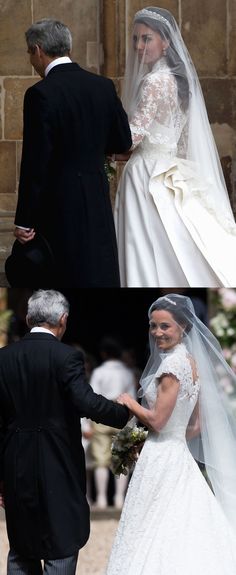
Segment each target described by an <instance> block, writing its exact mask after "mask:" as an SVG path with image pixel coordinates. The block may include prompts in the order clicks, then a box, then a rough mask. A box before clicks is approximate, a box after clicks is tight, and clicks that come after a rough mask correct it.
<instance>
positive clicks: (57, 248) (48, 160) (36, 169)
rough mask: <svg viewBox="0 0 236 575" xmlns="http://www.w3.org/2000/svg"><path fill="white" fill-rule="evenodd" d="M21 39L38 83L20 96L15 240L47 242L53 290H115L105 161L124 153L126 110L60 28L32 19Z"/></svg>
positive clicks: (127, 138) (127, 139)
mask: <svg viewBox="0 0 236 575" xmlns="http://www.w3.org/2000/svg"><path fill="white" fill-rule="evenodd" d="M26 41H27V45H28V52H29V54H30V61H31V63H32V65H33V67H34V68H35V70H36V71H37V73H38V74H39V75H40V76H41V77H42V78H43V79H42V80H41V81H40V82H37V83H36V84H35V85H34V86H32V87H30V88H29V89H28V90H27V91H26V94H25V99H24V135H23V152H22V163H21V174H20V183H19V196H18V205H17V210H16V217H15V224H16V226H17V227H16V229H15V235H16V237H17V239H19V240H20V241H21V242H26V241H31V240H32V239H33V238H34V234H35V232H36V234H37V232H39V233H40V235H42V236H43V237H44V238H45V239H46V240H47V242H48V243H49V245H50V248H51V250H52V252H53V256H54V258H55V265H56V272H55V271H54V270H53V273H52V282H53V285H51V287H53V286H54V285H60V286H63V287H119V285H120V284H119V269H118V256H117V245H116V237H115V229H114V222H113V214H112V207H111V202H110V196H109V185H108V181H107V177H106V174H105V172H104V157H105V154H107V153H108V154H112V153H119V152H121V153H122V152H125V151H127V150H128V149H129V148H130V146H131V144H132V141H131V133H130V129H129V124H128V119H127V116H126V113H125V111H124V109H123V107H122V104H121V101H120V100H119V98H118V96H117V94H116V91H115V87H114V84H113V82H112V81H111V80H110V79H108V78H104V77H101V76H98V75H96V74H92V73H90V72H88V71H86V70H83V69H82V68H81V67H80V66H79V65H78V64H76V63H74V62H72V61H71V60H70V58H69V55H70V50H71V42H72V41H71V34H70V31H69V30H68V28H67V27H66V26H65V25H64V24H62V23H60V22H57V21H54V20H43V21H40V22H37V23H36V24H33V25H32V26H31V27H30V28H29V30H28V31H27V32H26ZM22 228H26V229H22ZM29 281H30V280H29ZM49 281H50V280H49ZM18 285H21V284H20V283H17V279H16V283H15V286H18ZM24 285H32V284H31V283H30V284H27V280H26V284H24ZM41 287H48V278H43V277H42V279H41Z"/></svg>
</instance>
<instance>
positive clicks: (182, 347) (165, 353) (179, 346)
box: [160, 342, 187, 357]
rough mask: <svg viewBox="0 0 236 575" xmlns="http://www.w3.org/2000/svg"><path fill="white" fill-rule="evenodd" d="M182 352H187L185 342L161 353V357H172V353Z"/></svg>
mask: <svg viewBox="0 0 236 575" xmlns="http://www.w3.org/2000/svg"><path fill="white" fill-rule="evenodd" d="M181 350H183V351H185V352H187V348H186V345H185V344H184V343H183V342H181V343H177V344H176V345H174V346H173V347H171V348H170V349H167V350H165V351H160V356H161V357H163V356H164V357H165V356H166V355H170V354H171V353H174V352H175V351H181Z"/></svg>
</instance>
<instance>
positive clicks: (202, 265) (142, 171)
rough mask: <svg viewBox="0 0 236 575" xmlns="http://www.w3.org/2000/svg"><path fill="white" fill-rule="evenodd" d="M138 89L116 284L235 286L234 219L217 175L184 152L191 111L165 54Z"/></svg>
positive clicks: (119, 204) (122, 191)
mask: <svg viewBox="0 0 236 575" xmlns="http://www.w3.org/2000/svg"><path fill="white" fill-rule="evenodd" d="M140 92H141V98H140V100H139V103H138V104H137V107H136V110H135V112H134V113H133V116H132V120H131V132H132V136H133V146H134V151H133V154H132V156H131V158H130V160H129V161H128V162H127V164H126V166H125V168H124V170H123V174H122V176H121V180H120V182H119V186H118V192H117V196H116V204H115V224H116V232H117V242H118V252H119V265H120V274H121V285H122V286H123V287H158V286H159V287H165V286H168V287H179V286H181V287H187V286H190V287H202V286H204V287H220V286H225V287H230V286H231V287H232V286H234V285H236V269H235V265H233V264H232V253H234V252H235V253H236V226H235V223H234V221H233V218H232V214H230V211H227V209H226V210H224V207H223V205H222V202H221V204H220V202H217V193H216V187H217V186H216V183H215V181H214V182H213V180H212V179H211V177H210V176H209V178H208V179H205V177H201V174H200V173H199V172H200V170H199V166H198V167H197V163H196V162H193V161H190V160H189V159H186V146H187V145H188V124H189V120H188V113H187V112H184V111H182V110H181V107H180V105H179V101H178V88H177V82H176V79H175V76H174V75H173V74H171V72H170V69H169V68H168V66H167V63H166V59H165V57H162V58H161V59H160V60H159V61H158V62H157V63H156V64H155V66H154V68H153V70H152V72H151V73H149V74H147V75H146V76H145V77H144V79H143V81H142V83H141V87H140ZM220 185H221V184H220V182H219V185H218V188H219V187H220Z"/></svg>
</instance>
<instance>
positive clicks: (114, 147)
mask: <svg viewBox="0 0 236 575" xmlns="http://www.w3.org/2000/svg"><path fill="white" fill-rule="evenodd" d="M110 88H111V96H112V100H113V116H112V122H111V128H110V133H109V138H108V142H107V150H106V152H107V154H109V153H110V154H112V153H117V154H119V153H124V152H127V151H128V150H129V149H130V148H131V146H132V136H131V131H130V127H129V122H128V116H127V114H126V112H125V110H124V108H123V106H122V103H121V100H120V98H119V97H118V96H117V93H116V90H115V86H114V84H113V82H112V80H110Z"/></svg>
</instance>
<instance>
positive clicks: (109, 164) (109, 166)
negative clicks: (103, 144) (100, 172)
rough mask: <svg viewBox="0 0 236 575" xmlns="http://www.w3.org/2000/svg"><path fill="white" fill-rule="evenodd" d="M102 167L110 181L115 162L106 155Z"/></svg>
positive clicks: (114, 172) (114, 171)
mask: <svg viewBox="0 0 236 575" xmlns="http://www.w3.org/2000/svg"><path fill="white" fill-rule="evenodd" d="M104 168H105V172H106V175H107V179H108V182H110V181H111V180H112V179H113V178H114V176H115V174H116V162H115V161H113V160H112V159H110V158H109V157H106V159H105V162H104Z"/></svg>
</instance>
